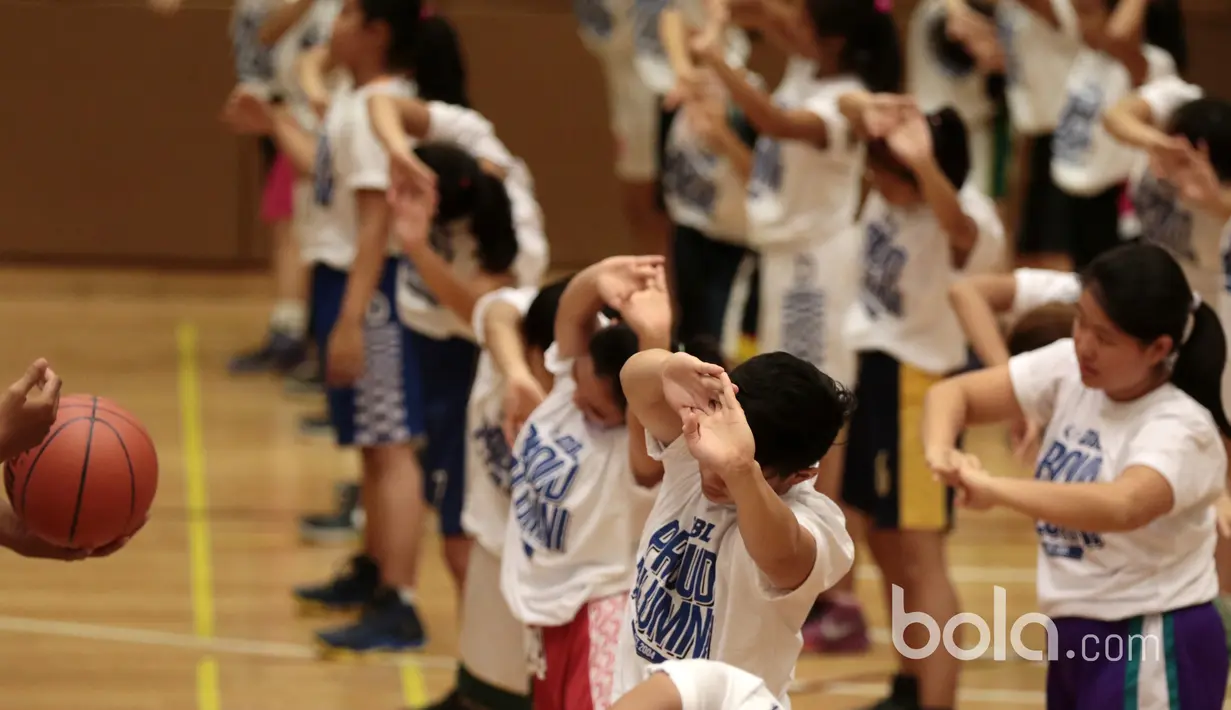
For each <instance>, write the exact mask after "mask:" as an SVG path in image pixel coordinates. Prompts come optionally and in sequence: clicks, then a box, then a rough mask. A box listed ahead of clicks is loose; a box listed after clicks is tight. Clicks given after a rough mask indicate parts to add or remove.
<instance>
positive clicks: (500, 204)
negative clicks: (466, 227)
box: [470, 170, 517, 274]
mask: <svg viewBox="0 0 1231 710" xmlns="http://www.w3.org/2000/svg"><path fill="white" fill-rule="evenodd" d="M470 233H471V234H473V235H474V239H475V242H476V244H477V246H478V261H479V266H480V268H482V269H483V270H484V271H486V272H487V273H489V274H503V273H505V272H507V271H508V270H509V269H510V268H512V266H513V260H514V259H516V258H517V229H516V228H515V227H514V226H513V203H512V201H511V200H509V192H508V190H506V189H505V187H504V180H501V179H500V178H498V177H496V176H495V175H492V174H490V173H488V172H486V171H483V170H480V171H479V176H478V178H477V179H476V180H475V203H474V212H472V213H471V216H470Z"/></svg>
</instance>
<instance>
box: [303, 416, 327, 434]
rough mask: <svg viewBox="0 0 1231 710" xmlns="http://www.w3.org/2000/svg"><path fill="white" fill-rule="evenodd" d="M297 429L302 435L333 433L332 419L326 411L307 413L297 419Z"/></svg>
mask: <svg viewBox="0 0 1231 710" xmlns="http://www.w3.org/2000/svg"><path fill="white" fill-rule="evenodd" d="M299 431H300V433H302V434H303V435H304V436H326V435H328V434H331V433H333V420H331V419H330V418H329V413H328V412H322V413H321V414H309V415H307V416H305V417H303V418H302V419H300V420H299Z"/></svg>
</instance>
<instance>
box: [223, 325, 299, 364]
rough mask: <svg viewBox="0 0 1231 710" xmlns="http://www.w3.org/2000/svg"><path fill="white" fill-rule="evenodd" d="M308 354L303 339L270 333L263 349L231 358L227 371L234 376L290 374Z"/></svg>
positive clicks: (275, 332)
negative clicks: (265, 373) (261, 373)
mask: <svg viewBox="0 0 1231 710" xmlns="http://www.w3.org/2000/svg"><path fill="white" fill-rule="evenodd" d="M307 352H308V348H307V345H306V344H305V343H304V341H303V340H302V339H299V338H294V337H291V336H289V335H287V334H285V333H279V332H277V331H270V332H269V335H268V336H267V337H266V340H265V343H264V344H263V345H261V347H259V348H257V349H256V350H252V351H249V352H246V353H240V354H239V355H236V356H235V357H233V358H231V362H230V364H229V365H228V366H227V369H228V370H230V372H231V374H233V375H245V374H253V373H258V372H289V371H290V370H292V369H294V368H295V367H296V366H297V365H299V363H301V362H303V361H304V358H305V357H306V356H307Z"/></svg>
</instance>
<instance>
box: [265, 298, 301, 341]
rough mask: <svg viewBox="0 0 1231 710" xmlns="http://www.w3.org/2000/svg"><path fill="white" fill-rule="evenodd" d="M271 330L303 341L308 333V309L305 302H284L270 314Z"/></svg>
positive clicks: (275, 306) (278, 304)
mask: <svg viewBox="0 0 1231 710" xmlns="http://www.w3.org/2000/svg"><path fill="white" fill-rule="evenodd" d="M269 327H270V329H271V330H274V331H277V332H279V333H283V334H285V335H289V336H291V337H292V338H296V339H302V338H303V337H304V335H305V334H306V333H307V331H308V308H307V306H306V305H305V304H304V302H303V301H295V300H283V301H278V302H277V303H275V304H274V310H273V312H272V313H270V314H269Z"/></svg>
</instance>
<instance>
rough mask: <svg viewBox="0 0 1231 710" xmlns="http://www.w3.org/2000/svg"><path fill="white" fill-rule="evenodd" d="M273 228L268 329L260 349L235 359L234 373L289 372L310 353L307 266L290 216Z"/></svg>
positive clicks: (271, 229)
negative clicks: (308, 345)
mask: <svg viewBox="0 0 1231 710" xmlns="http://www.w3.org/2000/svg"><path fill="white" fill-rule="evenodd" d="M270 231H271V234H272V237H273V259H272V264H271V269H272V276H273V280H274V305H273V308H272V309H271V310H270V313H269V327H268V332H267V333H266V339H265V342H264V343H263V344H262V345H261V346H260V347H259V348H257V349H255V350H252V351H249V352H244V353H240V354H239V355H236V356H235V357H234V358H232V360H231V362H230V365H229V369H230V370H231V372H234V373H256V372H270V371H273V372H288V371H290V370H291V369H293V368H295V367H296V366H298V365H299V364H300V363H301V362H303V359H304V357H305V355H306V352H307V347H306V343H307V335H308V305H307V300H308V298H307V288H308V270H307V265H306V264H304V263H303V260H302V259H301V258H300V254H299V245H298V242H297V240H296V239H295V231H294V228H293V225H292V221H291V220H290V219H283V220H279V221H277V222H274V223H273V224H271V225H270Z"/></svg>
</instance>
